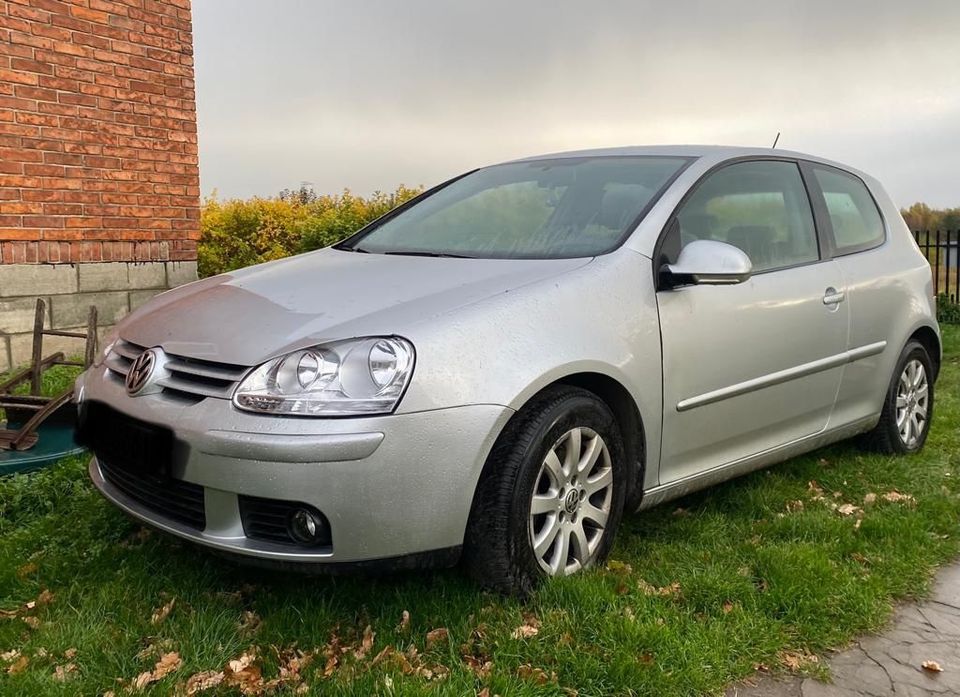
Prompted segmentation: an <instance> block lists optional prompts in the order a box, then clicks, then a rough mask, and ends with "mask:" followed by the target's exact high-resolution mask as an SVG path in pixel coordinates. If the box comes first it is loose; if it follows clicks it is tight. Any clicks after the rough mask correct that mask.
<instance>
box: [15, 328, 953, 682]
mask: <svg viewBox="0 0 960 697" xmlns="http://www.w3.org/2000/svg"><path fill="white" fill-rule="evenodd" d="M945 339H946V345H947V355H946V357H945V361H944V368H943V372H942V374H941V377H940V380H939V382H938V383H937V390H938V392H937V416H936V422H935V426H934V429H933V431H932V433H931V435H930V439H929V441H928V443H927V447H926V449H925V450H924V452H923V453H922V454H921V455H918V456H914V457H904V458H890V457H881V456H875V455H865V454H863V453H861V452H860V451H858V450H857V449H856V447H855V446H854V445H853V444H841V445H838V446H835V447H832V448H828V449H825V450H821V451H818V452H815V453H812V454H810V455H807V456H805V457H800V458H797V459H795V460H791V461H790V462H787V463H784V464H782V465H779V466H777V467H774V468H772V469H770V470H767V471H765V472H760V473H757V474H754V475H751V476H748V477H745V478H742V479H739V480H736V481H733V482H729V483H727V484H725V485H722V486H719V487H716V488H713V489H712V490H709V491H706V492H702V493H700V494H697V495H694V496H690V497H687V498H686V499H683V500H681V501H679V502H677V503H676V504H671V505H667V506H664V507H661V508H658V509H655V510H652V511H650V512H647V513H644V514H641V515H634V516H629V517H628V518H627V520H626V521H625V524H624V526H623V528H622V529H621V531H620V535H619V541H618V543H617V545H616V547H615V549H614V552H613V555H612V559H613V560H614V562H613V563H611V564H610V568H608V569H600V570H594V571H591V572H590V573H587V574H583V575H581V576H578V577H574V578H570V579H563V580H559V581H556V582H553V583H550V584H547V585H546V586H545V587H544V588H543V589H542V590H540V591H539V592H538V593H537V594H536V595H535V597H534V598H533V599H532V600H530V601H529V602H528V603H527V604H525V605H524V604H521V603H520V602H518V601H515V600H511V599H504V598H501V597H498V596H494V595H490V594H487V593H483V592H480V591H479V590H478V589H477V588H476V587H475V586H473V585H471V584H470V583H469V582H467V581H466V580H464V579H463V578H462V577H461V576H460V575H459V574H458V573H457V572H456V571H448V572H440V573H423V574H409V575H402V576H391V577H381V578H372V579H371V578H358V577H333V578H325V577H305V576H295V575H290V574H284V573H277V572H265V571H256V570H251V569H246V568H242V567H237V566H234V565H233V564H232V563H230V562H228V561H224V560H221V559H220V558H217V557H215V556H212V555H210V554H208V553H206V552H204V551H202V550H199V549H196V548H194V547H192V546H189V545H186V544H180V543H178V542H176V541H174V540H171V539H169V538H167V537H164V536H161V535H156V534H149V535H141V534H138V531H139V530H140V528H139V527H138V526H137V525H136V524H134V523H132V522H130V521H129V520H128V519H126V518H125V517H124V516H123V515H121V514H120V513H119V512H118V511H117V510H115V509H114V508H113V507H112V506H110V505H109V504H107V503H106V502H105V501H103V500H102V499H101V498H100V497H99V495H98V494H96V493H95V492H94V491H93V489H92V487H91V485H90V484H89V483H88V482H87V479H86V475H85V472H84V463H83V462H82V460H80V459H75V460H70V461H67V462H64V463H62V464H61V465H59V466H57V467H55V468H51V469H48V470H45V471H42V472H38V473H35V474H32V475H24V476H15V477H11V478H8V479H6V480H0V611H2V610H7V611H16V613H17V616H15V617H9V618H3V617H2V616H0V654H2V653H3V652H5V651H9V650H13V649H17V650H20V651H21V653H22V655H24V656H26V657H27V658H28V660H29V662H28V664H27V665H26V667H25V668H24V669H23V670H21V671H19V672H15V673H13V674H8V673H7V665H11V664H12V663H11V662H10V661H7V662H6V663H4V662H3V661H2V660H0V693H2V694H4V695H6V694H30V695H35V694H38V695H43V694H69V695H74V694H90V695H93V694H102V693H104V692H105V691H108V690H115V691H116V692H117V694H118V695H119V694H121V693H122V692H123V690H124V685H123V684H121V683H119V682H118V679H122V680H125V681H130V680H131V679H134V678H135V677H136V676H137V675H138V674H140V673H142V672H144V671H148V670H150V669H152V667H153V666H154V664H155V662H156V660H157V658H158V656H159V654H160V653H161V652H168V651H175V652H177V653H178V654H179V656H180V657H181V658H182V661H183V663H182V665H181V667H180V668H179V669H178V670H177V671H175V672H173V673H171V674H170V675H168V676H167V677H165V678H164V679H162V680H160V681H159V682H157V683H155V684H154V685H152V686H150V687H148V688H146V689H145V690H144V692H143V693H144V694H158V695H159V694H170V693H171V692H173V691H175V690H176V689H178V686H182V685H183V684H184V683H185V682H186V680H187V678H188V677H189V676H191V675H193V674H194V673H196V672H199V671H203V670H216V671H219V670H223V668H224V666H225V664H226V663H227V662H228V661H229V660H230V659H233V658H237V657H238V656H240V655H241V654H243V653H244V652H245V651H249V650H251V649H254V650H256V651H257V653H258V655H259V659H258V665H260V666H261V667H262V670H263V676H264V679H266V680H269V679H271V678H274V677H276V675H277V671H278V662H279V659H278V656H277V653H276V652H275V649H276V650H283V649H288V648H290V647H297V648H299V649H301V650H303V651H307V652H309V651H311V650H313V649H314V648H320V649H321V655H320V656H319V657H318V658H316V659H315V660H314V661H313V662H312V663H311V664H310V665H309V666H307V667H306V668H304V669H303V670H302V671H301V673H302V676H303V680H304V684H308V685H309V686H310V687H309V689H310V691H311V692H315V693H318V694H344V695H370V694H397V695H418V694H429V695H463V694H474V693H475V692H478V691H480V690H482V689H483V688H489V694H491V695H492V694H500V695H534V694H537V695H540V694H543V695H564V694H573V691H574V690H575V691H576V692H577V693H578V694H579V695H609V694H618V695H620V694H637V695H695V694H702V693H718V692H720V691H722V689H723V687H724V686H725V685H727V684H729V683H730V682H731V681H734V680H737V679H740V678H743V677H745V676H748V675H749V674H751V673H752V672H753V670H754V667H755V665H757V664H764V665H765V666H768V667H769V668H770V670H774V671H775V670H784V669H785V667H784V665H785V663H789V656H788V654H786V653H785V652H794V653H797V654H800V655H806V654H805V652H812V653H814V654H817V653H822V652H824V651H825V650H827V649H829V648H831V647H836V646H842V645H843V644H844V643H846V642H848V641H850V640H851V639H852V638H854V637H855V636H857V635H859V634H863V633H867V632H873V631H877V630H880V629H882V628H883V626H884V623H885V622H886V621H887V620H888V619H889V617H890V614H891V608H892V604H893V603H894V602H896V601H898V600H904V599H911V598H917V597H922V596H923V594H924V593H925V592H926V591H927V589H928V586H929V582H930V580H931V578H932V574H933V572H934V569H935V567H936V566H937V565H938V564H941V563H944V562H946V561H948V560H949V559H951V558H953V557H954V556H955V555H956V554H957V553H958V533H960V530H958V520H960V466H958V465H960V458H958V454H957V453H958V446H960V435H958V431H957V428H956V424H957V420H958V415H960V389H958V382H960V358H958V355H960V329H958V328H957V327H946V328H945ZM812 480H815V481H816V482H817V483H818V486H819V487H820V488H821V489H822V490H823V492H824V494H823V496H824V497H825V498H823V499H819V500H818V499H817V498H816V496H815V490H811V488H810V486H809V484H808V483H809V482H811V481H812ZM890 491H899V492H901V493H905V494H910V495H912V496H913V497H915V499H916V502H915V504H911V503H909V502H899V503H891V502H887V501H884V500H882V499H881V500H879V501H878V502H876V503H874V504H873V505H869V506H866V505H864V503H863V501H864V496H865V495H867V494H868V493H876V494H878V495H882V494H884V493H887V492H890ZM834 494H836V498H835V496H834ZM795 501H801V502H803V507H802V509H798V506H797V505H796V504H793V503H792V502H795ZM844 503H853V504H856V505H857V506H860V507H863V508H864V513H863V515H862V521H861V522H860V524H859V525H857V520H858V519H859V518H858V516H857V515H851V516H844V515H841V514H840V513H839V512H838V511H836V510H834V509H833V504H836V505H842V504H844ZM674 583H675V584H678V586H677V587H676V590H674V591H669V590H667V591H664V593H663V594H662V595H661V594H656V593H651V590H650V586H654V587H657V588H664V587H669V586H670V585H671V584H674ZM44 590H49V591H50V592H51V593H52V594H53V599H52V602H50V603H48V604H43V603H40V604H38V606H37V607H36V608H34V609H33V610H24V609H23V606H24V604H25V603H27V602H28V601H31V600H33V599H36V598H37V597H38V596H40V594H41V592H42V591H44ZM173 597H175V598H176V604H175V607H174V608H173V611H172V612H171V613H170V615H169V617H167V618H166V619H165V620H163V621H162V622H159V623H156V624H154V623H152V622H151V615H152V614H153V612H154V611H155V610H156V609H157V608H159V607H161V606H163V605H164V603H166V602H167V601H169V599H171V598H173ZM405 610H406V611H408V612H409V613H410V622H409V625H408V626H407V627H406V628H403V627H400V626H399V625H400V623H401V615H402V613H403V611H405ZM245 611H252V612H254V613H256V614H257V616H258V617H259V618H260V619H261V620H262V621H261V623H260V624H259V626H258V627H256V628H252V629H244V630H241V629H240V628H239V625H240V623H241V622H242V620H243V614H244V612H245ZM525 613H532V614H533V615H535V617H536V618H537V620H538V621H539V623H540V626H539V633H537V634H536V635H535V636H532V637H529V638H516V637H514V632H515V630H516V628H517V627H519V626H520V625H521V624H523V623H524V614H525ZM3 614H4V613H3V612H0V615H3ZM23 615H27V616H31V617H36V618H37V620H38V623H37V622H35V624H37V626H36V628H32V627H31V626H30V625H28V624H27V623H26V622H24V620H23V618H22V616H23ZM31 621H32V620H31ZM367 625H369V626H371V627H372V630H373V631H374V632H376V637H375V640H374V643H373V646H372V648H371V650H370V652H369V653H368V654H367V655H366V656H365V657H364V658H361V659H356V658H353V654H352V653H347V654H342V656H341V661H340V665H339V666H337V667H336V668H335V669H333V670H332V672H331V674H330V676H329V677H324V664H325V662H326V659H325V658H324V657H323V656H322V649H323V647H324V646H325V645H327V643H328V641H329V640H330V638H331V636H332V635H336V636H337V637H339V639H340V641H341V642H342V643H350V642H357V641H358V640H359V637H360V636H361V635H362V633H363V630H364V628H365V627H367ZM438 627H445V628H447V629H448V630H449V635H448V637H447V638H446V639H442V640H440V641H438V642H435V643H434V644H433V646H432V647H431V648H429V649H427V647H426V641H425V635H426V633H427V632H428V631H430V630H432V629H435V628H438ZM477 630H479V631H477ZM471 638H472V643H471V645H470V646H467V647H462V645H463V644H465V643H467V642H468V641H471ZM411 644H413V645H415V646H416V647H417V648H418V650H419V651H420V653H421V658H420V659H418V660H417V661H414V662H413V665H414V666H416V665H422V666H427V667H430V668H431V669H432V670H433V672H434V673H437V672H440V673H443V672H444V671H443V670H442V669H440V668H438V666H442V667H445V668H446V669H448V670H449V674H448V675H446V676H445V677H444V678H443V679H439V680H438V679H433V680H428V679H427V678H426V677H425V676H424V675H422V674H406V673H405V672H404V671H403V662H402V661H401V660H398V659H396V658H395V659H394V660H387V661H381V662H380V663H379V664H377V665H372V664H373V661H372V656H374V655H376V654H377V653H379V652H380V651H381V650H382V649H383V648H384V647H386V646H389V645H392V646H395V647H396V648H397V649H398V650H400V651H405V650H407V649H408V647H409V646H410V645H411ZM68 649H76V655H75V656H73V658H71V659H67V658H65V657H64V652H66V651H67V650H68ZM465 652H466V653H468V654H470V655H474V656H477V657H479V661H480V662H481V663H482V662H484V661H490V662H491V666H490V670H489V674H488V675H486V676H484V677H478V675H477V674H476V673H475V672H473V671H471V670H470V668H469V666H468V664H467V662H465V661H464V659H463V658H462V654H463V653H465ZM418 661H419V662H418ZM67 663H71V664H73V665H74V666H75V668H74V669H73V670H72V671H70V672H68V673H67V681H66V682H59V681H58V680H57V679H56V677H55V669H56V667H57V666H64V665H65V664H67ZM804 665H805V667H802V668H801V669H803V670H808V671H810V672H813V673H818V672H821V671H822V669H821V668H818V666H817V664H815V663H813V662H812V661H809V660H808V661H807V662H806V663H805V664H804ZM522 666H528V667H529V668H523V667H522ZM530 669H540V670H542V671H544V678H545V679H546V682H545V683H543V684H541V681H542V680H543V678H540V679H538V675H539V674H538V673H536V672H532V671H531V670H530ZM551 674H555V676H556V678H555V681H553V680H551V679H550V676H551ZM218 689H219V692H218V691H217V690H211V691H210V692H209V693H204V694H235V693H236V690H235V688H228V687H224V686H221V687H220V688H218ZM284 690H286V691H287V693H292V692H293V687H292V686H289V685H288V686H286V687H284V688H282V689H281V690H280V692H283V691H284Z"/></svg>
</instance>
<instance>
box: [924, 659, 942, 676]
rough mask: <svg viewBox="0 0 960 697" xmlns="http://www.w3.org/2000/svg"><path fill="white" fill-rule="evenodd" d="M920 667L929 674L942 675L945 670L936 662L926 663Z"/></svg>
mask: <svg viewBox="0 0 960 697" xmlns="http://www.w3.org/2000/svg"><path fill="white" fill-rule="evenodd" d="M920 667H921V668H923V669H924V670H925V671H927V672H929V673H942V672H943V668H942V667H941V666H940V664H939V663H937V662H936V661H924V662H923V663H921V664H920Z"/></svg>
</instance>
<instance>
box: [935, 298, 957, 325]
mask: <svg viewBox="0 0 960 697" xmlns="http://www.w3.org/2000/svg"><path fill="white" fill-rule="evenodd" d="M937 321H938V322H943V323H944V324H960V303H957V302H955V301H953V300H951V299H950V296H949V295H947V294H946V293H940V295H938V296H937Z"/></svg>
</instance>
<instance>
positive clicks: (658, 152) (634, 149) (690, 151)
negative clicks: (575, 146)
mask: <svg viewBox="0 0 960 697" xmlns="http://www.w3.org/2000/svg"><path fill="white" fill-rule="evenodd" d="M641 155H648V156H659V157H689V158H696V159H701V158H703V159H708V160H710V161H711V162H716V163H719V162H723V161H724V160H730V159H733V158H737V157H758V156H760V157H764V156H765V157H787V158H792V159H800V160H809V161H811V162H821V163H823V164H826V165H831V166H833V167H839V168H840V169H844V170H847V171H849V172H856V173H858V174H861V173H860V172H858V170H856V169H854V168H853V167H850V166H849V165H845V164H842V163H839V162H834V161H832V160H828V159H825V158H822V157H817V156H815V155H808V154H806V153H802V152H794V151H792V150H781V149H778V148H757V147H747V146H739V145H630V146H624V147H616V148H594V149H590V150H570V151H567V152H555V153H549V154H545V155H535V156H532V157H521V158H518V159H516V160H511V162H534V161H536V160H553V159H559V158H567V157H637V156H641Z"/></svg>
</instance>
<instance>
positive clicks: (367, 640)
mask: <svg viewBox="0 0 960 697" xmlns="http://www.w3.org/2000/svg"><path fill="white" fill-rule="evenodd" d="M444 631H446V630H444ZM376 636H377V634H376V632H374V631H373V628H372V627H371V626H370V625H369V624H368V625H367V627H366V629H364V630H363V639H362V640H361V641H360V648H358V649H357V650H356V651H354V652H353V655H354V657H355V658H356V659H357V660H358V661H361V660H363V659H364V658H365V657H366V655H367V654H368V653H370V649H372V648H373V639H374V637H376ZM427 636H428V639H429V635H427Z"/></svg>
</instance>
